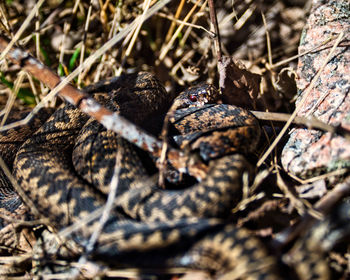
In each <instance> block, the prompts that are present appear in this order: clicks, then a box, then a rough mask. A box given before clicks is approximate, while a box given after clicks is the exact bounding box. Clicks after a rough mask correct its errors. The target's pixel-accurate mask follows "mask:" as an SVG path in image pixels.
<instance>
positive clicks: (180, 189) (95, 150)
mask: <svg viewBox="0 0 350 280" xmlns="http://www.w3.org/2000/svg"><path fill="white" fill-rule="evenodd" d="M85 92H87V93H88V94H90V95H92V96H93V97H94V98H95V99H97V100H98V101H99V102H100V103H101V104H102V105H104V106H106V107H107V108H109V109H111V110H114V111H118V112H119V113H120V114H122V115H123V116H125V117H126V118H128V119H130V120H132V121H133V122H134V123H136V124H137V125H139V126H141V127H143V128H144V129H145V130H147V131H150V132H152V133H154V134H159V132H160V128H161V127H162V122H163V119H164V116H165V115H166V113H167V111H168V109H169V107H170V106H171V104H172V98H171V97H169V95H168V94H167V93H166V91H165V89H164V87H163V86H162V85H161V84H160V82H159V81H158V80H157V78H155V77H154V76H153V75H151V74H148V73H143V72H141V73H137V74H128V75H122V76H121V77H117V78H113V79H111V80H109V81H107V82H106V81H104V82H100V83H97V84H96V85H93V86H90V87H87V88H86V89H85ZM216 98H217V93H216V92H215V91H214V90H213V88H212V87H210V86H207V88H205V87H204V89H203V86H202V87H193V88H190V89H188V90H186V91H185V92H184V93H183V94H181V95H180V96H179V97H178V98H177V99H176V100H175V102H174V103H173V106H172V108H173V109H174V108H175V109H176V110H175V111H173V113H172V115H171V118H170V120H171V121H170V123H171V128H169V134H170V136H171V137H169V141H170V144H172V145H178V146H179V147H180V148H181V149H183V150H185V151H188V152H191V153H194V152H197V153H198V154H199V156H201V158H202V159H203V160H204V161H205V162H206V163H207V164H208V166H209V171H208V174H207V177H206V178H205V179H204V180H203V181H201V182H196V181H194V180H193V179H192V180H189V181H190V183H186V182H187V181H185V182H184V183H183V182H182V183H181V182H180V183H179V186H177V185H176V183H174V182H173V180H172V179H173V178H175V179H176V180H180V179H181V178H182V177H183V176H181V174H178V173H177V172H176V171H175V170H172V169H171V167H169V172H167V173H166V174H167V175H168V178H169V180H168V185H167V186H166V188H162V187H159V186H158V185H157V183H154V182H153V181H151V180H148V179H147V178H149V177H150V176H151V175H153V174H154V173H156V171H157V168H156V166H155V164H154V160H155V159H153V158H152V157H151V156H150V155H148V154H147V153H146V152H145V151H142V150H141V149H139V148H137V147H135V146H134V145H133V144H132V143H129V142H127V141H126V140H123V139H121V138H120V137H118V136H117V135H116V134H115V133H114V132H111V131H108V130H106V129H105V128H104V127H103V126H102V125H101V124H99V123H98V122H97V121H95V120H94V119H91V118H89V117H88V116H87V115H85V114H84V113H82V112H80V111H79V110H78V109H76V108H75V107H73V106H72V105H69V104H64V106H62V107H61V108H59V109H58V110H57V111H56V112H55V113H54V114H52V115H51V116H50V117H49V118H48V119H47V120H46V121H44V120H45V119H46V115H45V114H42V117H40V118H41V119H39V118H35V119H33V120H32V123H31V124H30V125H29V127H34V126H39V127H40V128H39V129H38V130H36V131H35V132H34V133H32V132H31V131H30V130H29V129H27V131H25V132H22V133H21V134H18V133H17V131H16V130H12V131H11V130H10V131H8V132H6V133H4V134H3V135H1V137H0V143H1V147H2V148H1V153H2V157H3V158H4V159H5V161H6V162H7V164H8V165H9V166H12V173H13V176H14V178H15V180H16V181H17V183H18V185H19V186H20V187H21V188H23V189H24V191H25V193H26V195H27V196H28V197H29V198H30V200H31V201H32V202H33V203H34V205H35V207H36V208H37V210H38V211H39V213H41V215H43V216H44V217H47V218H49V219H50V226H51V227H52V228H53V229H54V231H59V230H61V229H64V228H65V227H67V226H70V225H72V224H73V223H75V222H79V221H81V220H82V219H84V218H85V217H87V216H88V215H89V214H90V213H92V212H94V211H95V210H97V209H99V208H100V207H103V206H104V204H105V202H106V198H107V196H108V193H109V185H110V182H111V178H112V176H113V172H114V166H115V163H116V157H117V156H116V155H117V154H118V156H119V162H120V163H121V164H120V170H119V182H118V188H117V195H116V198H115V207H114V208H113V211H112V213H111V214H110V216H109V219H108V221H107V223H106V224H105V226H104V228H103V231H102V232H101V234H100V235H99V238H98V240H97V243H96V245H95V247H94V250H93V252H92V253H91V254H90V255H89V256H88V257H89V258H91V259H93V260H100V261H103V262H104V263H108V264H110V265H112V266H116V265H117V266H120V267H123V266H126V267H130V266H131V267H140V268H164V267H189V268H196V269H202V270H206V271H209V272H211V273H213V275H215V277H217V278H220V279H279V277H278V276H277V275H278V274H277V272H276V271H277V268H276V267H277V265H276V263H277V261H276V260H275V258H274V257H273V256H271V255H270V254H269V253H268V252H267V251H266V249H265V247H264V246H263V244H261V241H260V240H258V239H257V238H255V237H253V236H251V234H249V232H248V231H247V230H245V229H243V228H235V227H234V226H233V225H231V223H230V222H229V221H228V218H229V217H230V214H231V210H232V209H233V208H234V207H235V205H236V204H237V202H239V201H240V199H241V197H242V175H243V173H244V172H249V169H250V168H249V164H248V162H247V161H246V159H245V158H244V156H243V155H242V154H244V153H248V152H252V151H253V150H254V149H255V146H256V145H257V142H258V140H259V134H260V130H259V125H258V123H257V120H256V119H255V118H254V117H252V115H250V114H249V113H248V112H247V111H245V110H243V109H240V108H237V107H235V106H232V105H225V104H220V105H217V104H210V103H212V101H215V99H216ZM199 105H200V106H199ZM10 119H11V116H10ZM42 123H43V124H42ZM41 124H42V125H41ZM213 143H215V145H213ZM216 144H221V145H216ZM14 150H16V152H13V151H14ZM8 151H12V153H8ZM170 177H171V178H170ZM0 178H1V187H2V188H1V193H0V207H1V213H3V214H5V215H8V216H10V217H15V218H22V219H23V218H25V219H32V218H33V215H32V213H31V211H30V210H29V209H28V207H27V206H26V205H25V204H24V203H22V201H21V199H20V197H19V196H18V195H17V194H16V193H15V192H14V190H13V189H12V187H11V185H10V183H9V181H8V179H7V178H6V176H4V175H2V176H0ZM187 179H188V178H187ZM176 180H175V181H176ZM140 182H142V183H140ZM7 223H8V222H6V219H5V220H3V221H2V227H3V228H4V229H6V225H7ZM97 224H98V219H95V220H93V221H91V222H90V223H89V224H88V225H87V226H85V227H84V228H83V230H81V229H80V230H76V231H74V232H73V233H72V234H71V235H70V236H69V240H70V241H72V242H73V243H74V244H75V245H74V246H75V247H76V248H78V250H77V251H75V252H72V251H69V250H68V253H67V251H65V250H63V249H62V248H60V249H58V251H57V252H55V254H60V255H62V256H63V257H68V258H72V257H73V258H74V257H78V256H79V254H81V253H82V252H84V250H85V246H86V244H87V240H88V239H89V237H90V236H91V234H93V232H94V229H95V227H96V225H97ZM4 229H3V230H4ZM3 230H2V231H3ZM0 233H1V232H0ZM1 243H6V240H4V238H3V237H2V238H1ZM7 243H9V242H7ZM62 247H64V246H62Z"/></svg>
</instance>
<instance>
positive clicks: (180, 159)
mask: <svg viewBox="0 0 350 280" xmlns="http://www.w3.org/2000/svg"><path fill="white" fill-rule="evenodd" d="M8 43H9V40H8V39H7V38H6V37H4V36H2V35H0V52H3V51H4V49H5V48H6V47H7V46H8ZM6 57H7V58H8V59H9V60H10V61H12V62H13V63H15V64H18V65H20V66H21V67H22V68H23V69H24V70H26V71H27V72H29V73H30V74H31V75H33V76H34V77H35V78H36V79H38V80H39V81H41V82H43V83H44V84H46V85H47V86H48V87H50V88H51V89H53V88H55V87H58V86H60V87H61V89H60V92H59V95H60V96H61V97H62V98H63V99H64V100H66V101H67V102H69V103H71V104H73V105H74V106H76V107H77V108H79V109H80V110H81V111H82V112H84V113H86V114H88V115H89V116H91V117H93V118H94V119H96V120H97V121H99V122H100V123H101V124H102V125H104V126H105V127H106V128H107V129H110V130H112V131H114V132H116V133H118V134H119V135H120V136H121V137H123V138H125V139H126V140H128V141H129V142H131V143H134V144H135V145H136V146H138V147H140V148H141V149H143V150H146V151H148V152H150V153H152V154H153V155H154V156H156V157H159V156H160V154H161V149H162V142H161V141H159V140H158V139H156V138H155V137H153V136H152V135H151V134H149V133H147V132H145V131H143V130H142V129H141V128H140V127H138V126H136V125H135V124H133V123H132V122H130V121H129V120H127V119H125V118H124V117H122V116H120V115H119V114H117V113H115V112H112V111H110V110H108V109H106V108H104V107H103V106H101V105H100V104H99V103H97V102H96V101H95V100H94V99H93V98H91V97H89V96H88V95H87V94H86V93H84V92H82V91H80V90H78V89H76V88H75V87H73V86H72V85H70V84H66V85H60V82H61V78H60V77H59V76H58V75H56V74H55V73H54V72H53V71H52V70H51V69H50V68H48V67H47V66H45V65H43V64H42V63H41V62H40V61H38V60H37V59H35V58H34V57H32V56H31V55H30V54H29V53H27V52H26V51H24V50H22V49H21V48H19V47H11V48H10V50H9V52H8V53H7V55H6ZM9 128H11V126H4V127H2V128H0V131H4V130H7V129H9ZM168 159H169V161H170V162H171V163H172V165H173V166H174V167H175V168H177V169H178V170H180V171H181V172H187V173H189V174H190V175H192V176H194V177H196V178H197V179H199V180H201V179H202V178H204V177H205V175H206V171H207V167H206V165H204V164H203V163H202V162H200V161H199V160H197V159H194V158H188V156H185V155H184V154H183V153H182V152H181V151H179V150H176V149H174V148H170V149H169V151H168Z"/></svg>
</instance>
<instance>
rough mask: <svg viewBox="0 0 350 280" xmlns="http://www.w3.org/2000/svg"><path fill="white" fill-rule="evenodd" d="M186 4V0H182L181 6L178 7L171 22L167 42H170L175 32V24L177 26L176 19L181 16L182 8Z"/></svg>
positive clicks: (166, 37)
mask: <svg viewBox="0 0 350 280" xmlns="http://www.w3.org/2000/svg"><path fill="white" fill-rule="evenodd" d="M184 4H185V0H181V2H180V4H179V6H178V7H177V10H176V13H175V16H174V20H173V22H172V23H171V25H170V27H169V30H168V33H167V34H166V36H165V42H168V41H169V40H170V38H171V35H172V34H173V32H174V29H175V26H176V22H175V20H177V19H178V18H179V16H180V14H181V11H182V9H183V7H184Z"/></svg>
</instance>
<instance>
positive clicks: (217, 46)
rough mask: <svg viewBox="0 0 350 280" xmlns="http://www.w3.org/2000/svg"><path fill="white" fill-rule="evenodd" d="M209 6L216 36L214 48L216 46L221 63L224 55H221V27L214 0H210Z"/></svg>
mask: <svg viewBox="0 0 350 280" xmlns="http://www.w3.org/2000/svg"><path fill="white" fill-rule="evenodd" d="M208 5H209V15H210V22H211V24H212V26H213V29H214V32H215V35H216V36H215V38H214V46H215V50H216V55H217V60H218V61H221V59H222V53H221V41H220V32H219V27H218V20H217V18H216V12H215V4H214V0H209V1H208Z"/></svg>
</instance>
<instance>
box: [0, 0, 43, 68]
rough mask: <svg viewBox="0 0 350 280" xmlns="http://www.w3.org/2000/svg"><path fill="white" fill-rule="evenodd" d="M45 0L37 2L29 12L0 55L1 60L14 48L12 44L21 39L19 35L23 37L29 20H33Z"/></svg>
mask: <svg viewBox="0 0 350 280" xmlns="http://www.w3.org/2000/svg"><path fill="white" fill-rule="evenodd" d="M44 1H45V0H39V2H38V3H36V5H35V6H34V7H33V9H32V10H31V12H30V13H29V15H28V16H27V18H26V19H25V20H24V22H23V23H22V25H21V27H20V28H19V29H18V31H17V33H16V34H15V36H13V38H12V40H11V42H9V43H8V44H7V46H6V48H5V49H4V50H3V51H2V53H1V55H0V61H1V60H3V59H4V58H5V55H6V54H7V52H8V51H9V50H10V49H11V48H12V46H13V45H14V44H15V42H17V40H18V39H19V37H21V35H22V33H23V32H24V30H25V29H26V28H27V27H28V25H29V22H30V21H31V20H32V18H33V17H34V16H35V14H36V12H37V10H38V9H39V8H40V6H41V5H42V4H43V3H44Z"/></svg>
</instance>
